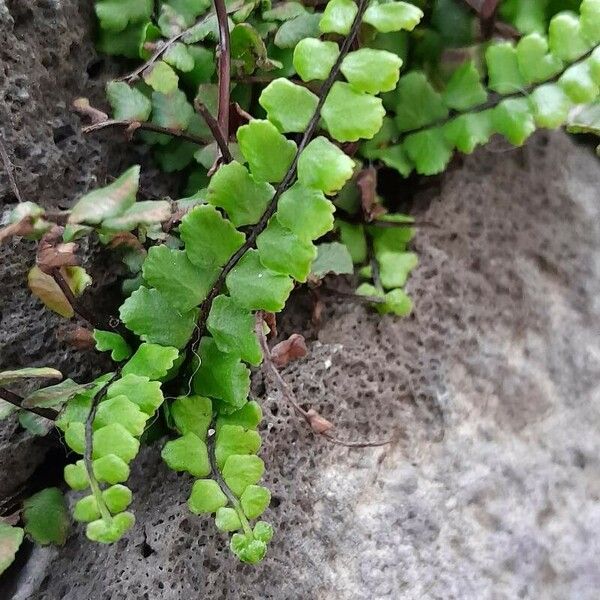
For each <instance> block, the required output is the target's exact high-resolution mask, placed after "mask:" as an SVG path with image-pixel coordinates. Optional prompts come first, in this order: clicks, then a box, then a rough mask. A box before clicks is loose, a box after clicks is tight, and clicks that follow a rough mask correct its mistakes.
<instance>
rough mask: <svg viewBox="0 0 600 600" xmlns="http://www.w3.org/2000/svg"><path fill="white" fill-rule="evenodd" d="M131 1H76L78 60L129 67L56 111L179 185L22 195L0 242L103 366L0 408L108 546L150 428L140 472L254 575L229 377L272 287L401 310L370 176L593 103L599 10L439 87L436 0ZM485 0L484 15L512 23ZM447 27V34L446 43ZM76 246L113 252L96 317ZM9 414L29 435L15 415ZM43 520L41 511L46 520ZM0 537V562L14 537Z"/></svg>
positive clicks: (404, 255)
mask: <svg viewBox="0 0 600 600" xmlns="http://www.w3.org/2000/svg"><path fill="white" fill-rule="evenodd" d="M154 4H155V3H154V2H151V1H150V0H125V1H121V2H115V1H114V0H99V1H98V2H97V3H96V13H97V16H98V19H99V24H100V32H99V40H98V45H99V48H100V49H101V50H102V51H104V52H106V53H110V54H116V55H122V56H125V57H127V58H135V59H141V60H142V61H143V63H142V64H141V65H140V66H139V67H137V68H136V69H135V70H134V71H133V72H131V73H129V74H128V75H126V76H124V77H122V78H121V79H120V80H116V81H111V82H109V83H108V85H107V98H108V102H109V104H110V106H111V109H112V113H113V114H112V117H110V118H109V116H108V115H107V114H106V113H104V112H103V111H100V110H99V109H97V108H94V107H91V106H90V105H89V102H87V101H86V100H85V99H79V100H78V101H77V102H76V105H75V106H76V109H77V110H78V111H79V112H81V113H82V114H84V115H86V116H87V117H89V118H90V119H91V120H92V123H91V124H90V125H89V126H87V127H86V128H85V130H86V131H87V132H90V133H91V132H93V131H99V130H102V129H105V128H109V127H111V128H114V127H118V128H123V129H124V130H125V131H126V134H127V136H128V137H129V138H132V137H134V136H137V137H138V138H139V141H142V142H144V143H146V144H148V145H150V146H152V148H153V151H154V156H155V158H156V160H157V162H158V163H159V164H160V165H161V166H162V167H163V168H164V169H165V170H166V171H171V172H181V173H182V175H185V176H186V177H187V184H186V185H185V192H184V193H185V197H184V198H181V199H179V200H177V201H175V202H173V201H170V200H169V199H163V200H154V201H149V200H138V194H139V179H140V167H139V166H133V167H131V168H129V169H128V170H127V171H125V172H124V173H123V174H122V175H121V176H120V177H118V178H117V179H116V180H115V181H114V182H112V183H111V184H109V185H107V186H105V187H103V188H100V189H97V190H94V191H92V192H90V193H88V194H86V195H85V196H83V197H82V198H80V199H79V200H78V201H77V202H76V203H75V204H74V206H73V207H72V209H71V210H70V211H68V213H61V214H52V213H50V212H49V211H44V210H43V209H42V208H41V207H39V206H37V205H35V204H33V203H31V202H23V203H22V204H20V205H19V206H18V207H17V208H16V209H15V210H14V211H13V214H12V217H11V220H12V223H11V224H10V225H8V226H7V227H6V228H5V229H4V230H1V231H0V238H1V237H5V236H8V235H20V236H24V237H29V238H33V239H38V240H40V243H39V248H38V254H37V263H36V266H34V267H33V268H32V270H31V271H30V274H29V286H30V288H31V290H32V292H33V293H34V294H35V295H36V296H38V297H39V298H40V299H41V300H42V301H43V302H44V303H45V304H46V305H47V306H48V307H49V308H51V309H52V310H55V311H56V312H58V313H59V314H61V315H63V316H65V317H67V318H71V317H74V316H78V317H79V318H81V319H83V320H85V321H87V323H88V324H89V325H90V326H91V328H92V329H93V333H92V335H91V341H92V343H93V344H94V345H95V347H96V348H97V349H98V350H99V351H102V352H110V355H111V358H112V360H113V361H114V363H115V367H114V369H113V370H112V372H110V373H106V374H104V375H102V376H101V377H99V378H97V379H96V380H95V381H93V382H91V383H89V384H79V383H76V382H73V381H72V380H70V379H66V380H65V381H63V382H61V383H59V384H56V385H53V386H49V387H45V388H41V389H39V390H36V391H35V392H33V393H32V394H29V395H28V396H26V397H25V398H22V397H20V396H18V395H17V394H15V393H14V392H13V391H10V390H8V389H6V388H5V387H2V388H0V397H1V398H2V399H3V400H4V401H5V402H8V403H10V404H11V406H13V407H14V408H18V409H19V410H20V415H21V416H23V415H25V414H29V413H33V414H34V417H35V419H42V420H44V422H47V421H55V424H56V426H57V427H58V428H59V429H60V430H61V431H62V432H63V434H64V439H65V442H66V444H67V445H68V446H69V448H70V449H71V450H72V451H73V452H74V453H76V454H77V455H79V456H81V458H80V459H78V460H76V461H75V462H74V463H72V464H69V465H67V467H66V468H65V473H64V474H65V480H66V482H67V484H68V485H69V486H70V487H71V488H72V489H73V490H74V491H75V492H80V496H79V498H78V499H77V502H76V504H75V507H74V511H73V516H74V518H75V519H76V520H77V521H81V522H83V523H86V533H87V536H88V538H90V539H91V540H94V541H97V542H101V543H111V542H114V541H117V540H118V539H120V538H121V537H122V536H123V535H125V534H126V532H127V531H128V530H129V529H130V528H131V527H132V526H133V525H134V523H135V518H134V515H133V514H132V513H131V512H130V511H129V510H128V508H129V505H130V503H131V501H132V491H131V490H130V489H129V488H128V487H127V485H126V484H127V480H128V478H129V472H130V464H131V462H132V461H133V460H134V459H135V456H136V455H137V453H138V451H139V447H140V443H141V442H142V441H143V438H144V437H146V436H147V435H148V433H147V432H148V429H149V427H150V424H151V423H152V422H154V421H155V420H156V419H161V420H164V422H166V423H167V425H168V426H169V428H170V430H171V432H173V433H174V436H172V439H170V440H169V441H167V442H166V443H165V444H164V447H163V449H162V457H163V459H164V461H165V462H166V464H167V465H168V466H169V467H170V468H172V469H173V470H175V471H179V472H186V473H188V474H189V475H191V476H192V477H193V478H194V482H193V484H191V485H190V493H189V498H188V507H189V509H190V511H191V512H193V513H195V514H197V515H213V516H214V519H215V524H216V526H217V528H218V529H219V530H221V531H224V532H228V533H232V536H231V539H230V547H231V549H232V551H233V552H234V554H235V555H236V556H237V557H238V558H239V559H240V560H242V561H244V562H247V563H256V562H259V561H260V560H261V559H262V558H263V557H264V556H265V553H266V550H267V544H268V542H269V541H270V539H271V537H272V535H273V530H272V527H271V526H270V525H269V524H268V523H266V522H265V521H262V520H259V519H260V517H261V515H262V514H263V512H264V511H265V509H266V508H267V507H268V505H269V502H270V492H269V491H268V489H267V488H265V487H264V486H263V485H261V483H260V482H261V478H262V476H263V472H264V468H265V466H264V464H263V461H262V460H261V459H260V457H259V456H258V455H257V453H258V451H259V450H260V444H261V438H260V434H259V432H258V427H259V424H260V421H261V417H262V415H261V409H260V406H259V404H258V403H257V402H256V401H254V400H252V399H250V398H249V393H250V368H251V367H258V366H259V365H261V363H262V362H263V361H266V362H267V363H269V365H271V366H272V359H271V356H270V350H269V347H268V345H267V343H266V340H265V335H266V333H268V330H269V325H268V324H270V325H271V326H272V323H273V320H272V318H271V313H277V312H279V311H281V310H282V309H283V308H284V306H285V303H286V301H287V299H288V297H289V295H290V293H291V291H292V289H293V288H294V287H295V286H296V285H299V284H304V283H307V282H308V283H310V284H313V285H314V284H316V282H318V280H320V279H322V277H323V276H324V275H325V274H327V273H350V272H352V271H353V264H354V265H356V266H357V267H358V271H359V275H360V276H361V277H362V278H363V279H364V282H363V283H362V284H361V285H360V286H359V287H358V289H357V294H358V295H361V296H364V297H366V299H367V300H368V301H369V302H372V303H373V306H374V307H375V308H376V309H377V310H378V311H379V312H380V313H393V314H396V315H407V314H409V313H410V311H411V309H412V302H411V299H410V298H409V297H408V296H407V295H406V293H405V291H404V286H405V283H406V280H407V277H408V275H409V273H410V271H411V270H412V269H413V268H414V267H415V266H416V264H417V256H416V255H415V254H414V253H413V252H411V251H410V249H409V243H410V241H411V239H412V237H413V236H414V232H415V229H414V227H413V224H414V222H413V219H412V218H411V217H408V216H406V215H402V214H397V213H388V214H386V209H385V207H384V206H383V205H382V204H381V202H380V200H379V198H378V194H377V185H376V169H375V168H374V167H373V165H376V166H378V165H380V164H384V165H387V166H388V167H391V168H393V169H396V170H397V171H398V172H399V173H401V174H402V175H403V176H407V175H409V173H410V172H411V171H413V170H416V172H417V173H419V174H423V175H429V174H435V173H439V172H441V171H442V170H444V169H445V168H446V166H447V164H448V162H449V160H450V157H451V155H452V153H453V152H454V151H455V150H459V151H461V152H464V153H470V152H472V151H473V150H474V148H475V147H476V146H477V145H480V144H483V143H485V142H487V141H488V140H489V139H490V137H491V136H492V135H493V134H495V133H500V134H501V135H503V136H505V137H506V138H507V139H508V141H509V142H511V143H513V144H515V145H520V144H522V143H523V142H524V141H525V139H526V138H527V137H528V136H529V135H531V133H532V132H533V131H534V130H535V129H536V128H537V127H552V128H553V127H557V126H559V125H562V124H563V123H564V122H565V121H566V120H567V118H568V115H569V111H570V110H571V109H572V107H573V106H575V105H585V104H588V103H590V102H593V101H595V100H596V99H597V97H598V86H599V85H600V54H599V50H598V42H599V41H600V0H584V1H583V2H582V3H581V6H580V13H579V15H576V14H574V13H570V12H567V13H560V14H557V15H555V16H553V17H552V18H551V19H550V22H549V33H548V37H547V38H546V37H545V36H544V35H542V34H541V33H539V32H537V31H536V32H531V33H528V34H527V35H525V36H523V37H521V39H520V40H519V41H518V42H514V41H497V40H492V41H485V42H482V43H480V44H477V45H476V47H475V48H474V49H473V51H472V52H471V53H469V58H468V60H464V61H462V62H461V64H460V65H459V66H458V67H456V68H455V69H454V70H453V72H452V73H451V74H450V75H449V76H446V75H444V74H443V73H442V71H443V69H441V68H438V69H436V70H435V71H434V70H432V69H431V68H430V65H431V63H430V60H429V58H425V57H427V56H428V52H427V51H426V46H428V44H429V42H428V40H430V39H431V36H430V35H429V33H430V32H431V25H432V24H434V25H435V23H438V24H439V23H440V22H443V19H442V20H440V17H439V15H440V14H441V13H440V11H441V10H442V9H441V8H440V5H441V3H433V4H434V6H433V8H431V6H429V5H428V4H427V3H421V4H422V6H421V8H423V9H424V10H421V8H420V7H418V6H415V5H413V4H409V3H406V2H387V3H386V2H377V1H373V0H359V1H358V2H357V3H355V2H354V1H352V0H331V1H330V2H328V3H327V4H326V5H325V6H324V8H323V10H320V9H319V10H315V9H310V8H307V7H305V6H303V5H301V4H299V3H296V2H283V3H279V4H276V5H274V6H271V5H270V3H268V2H241V1H240V2H231V3H229V4H228V5H225V4H224V3H223V2H222V0H215V6H214V9H211V7H210V6H209V4H208V2H206V1H205V0H169V1H164V2H160V3H159V7H158V11H157V12H155V6H154ZM446 4H447V3H446ZM509 4H511V5H513V8H514V3H508V2H507V3H506V7H502V9H501V12H503V14H509V15H510V14H514V11H513V13H511V12H510V11H511V10H512V8H511V7H510V6H509ZM532 4H535V3H532ZM451 10H454V9H453V8H452V9H451ZM461 10H462V9H461ZM463 12H464V11H463ZM426 14H427V22H426V24H425V26H424V27H423V28H421V27H420V26H419V23H420V22H421V21H422V20H423V19H424V17H425V15H426ZM543 14H544V15H546V13H545V12H544V13H543ZM544 18H545V16H544ZM469 19H471V17H469ZM515 19H516V17H515ZM469 22H470V21H469ZM538 22H539V21H538ZM543 22H545V21H543ZM442 31H443V30H442ZM461 35H462V34H460V35H459V32H452V33H451V34H450V33H447V37H448V39H452V40H453V41H452V43H455V42H457V40H458V41H462V38H461ZM433 37H434V38H435V36H433ZM435 39H437V38H435ZM457 43H458V42H457ZM408 48H411V52H410V53H409V52H408V51H407V49H408ZM480 52H482V53H483V55H482V56H483V57H484V58H483V59H482V63H481V64H480V63H479V62H478V58H477V57H478V56H479V54H478V53H480ZM484 63H485V64H484ZM405 64H407V65H408V67H409V68H408V69H407V70H406V69H405V70H406V72H405V73H404V74H403V75H402V77H400V69H401V67H403V65H405ZM484 67H485V68H484ZM484 75H485V76H486V77H487V83H484V81H485V77H484ZM380 95H381V96H382V97H380ZM356 153H358V158H353V156H355V155H356ZM359 207H360V208H359ZM336 209H337V212H336ZM334 213H335V215H336V216H335V219H334ZM361 213H364V214H363V216H364V217H365V218H356V217H357V215H358V216H359V217H360V216H361ZM351 217H352V218H351ZM86 235H97V236H98V237H99V239H100V240H101V241H102V242H103V243H105V244H106V245H107V246H110V247H111V248H113V249H114V248H117V250H118V251H119V252H120V253H121V257H122V258H123V261H124V263H125V264H126V266H127V268H128V270H129V277H128V278H127V279H126V281H125V282H124V286H123V291H124V293H125V296H126V298H125V300H124V302H123V304H122V306H121V307H120V310H119V318H118V319H116V318H109V317H104V316H102V315H98V314H96V313H95V312H94V311H92V310H90V309H89V307H88V306H87V303H86V295H85V290H86V288H87V286H88V285H89V283H90V281H91V280H90V278H89V276H88V275H87V273H86V271H85V270H84V269H83V268H82V267H81V265H80V264H79V259H78V257H77V240H78V239H79V238H81V237H82V236H86ZM338 240H339V241H338ZM340 242H341V243H340ZM30 377H62V375H61V374H60V373H58V372H56V371H54V370H52V369H41V371H40V370H35V369H33V370H32V369H23V370H20V371H11V372H5V373H3V374H0V384H2V385H5V384H7V385H10V384H12V383H13V382H14V381H16V380H18V379H19V378H30ZM288 396H289V394H288ZM294 408H295V410H296V411H297V412H298V413H299V414H300V415H301V416H302V417H303V418H305V419H306V421H307V422H308V423H309V425H311V427H312V428H313V431H315V432H317V433H327V432H328V431H329V429H330V427H331V424H330V423H328V422H327V421H326V420H325V419H324V418H322V417H320V416H319V415H317V414H316V413H314V411H313V412H312V413H311V411H303V409H301V408H300V407H299V406H298V405H294ZM24 411H29V413H25V412H24ZM23 424H24V426H27V427H29V428H30V429H31V430H35V428H36V427H37V421H35V422H32V421H31V417H30V416H29V417H28V418H23ZM50 496H51V497H52V498H53V502H54V503H55V505H57V501H56V498H55V494H54V492H52V493H51V494H50ZM58 504H60V502H59V503H58ZM62 505H64V502H63V503H62ZM62 505H61V506H62ZM63 509H64V506H63ZM63 509H61V510H58V509H57V510H56V511H54V512H55V513H56V514H57V515H59V514H60V515H63V516H61V517H60V519H61V520H60V523H61V524H63V523H64V510H63ZM29 512H30V513H31V514H35V513H36V511H31V510H30V511H29ZM37 512H38V513H39V512H40V511H37ZM1 525H2V526H1V527H0V542H2V544H0V545H3V546H4V547H5V548H6V549H7V553H6V556H3V555H0V570H2V569H3V568H5V567H6V566H7V565H8V564H10V562H11V560H12V557H13V555H14V552H15V551H16V547H18V545H19V543H20V541H21V540H22V535H23V532H22V530H20V529H19V528H17V527H14V526H9V525H5V524H4V523H2V524H1ZM38 529H39V528H38V527H36V526H32V527H30V531H33V532H35V531H37V530H38ZM55 529H56V531H61V532H62V531H64V526H63V525H61V526H60V527H59V526H57V527H55ZM32 535H33V534H32ZM47 538H48V536H46V537H45V538H44V537H43V536H41V537H40V539H47ZM52 539H53V540H54V539H62V538H61V537H59V536H58V535H54V536H53V537H52Z"/></svg>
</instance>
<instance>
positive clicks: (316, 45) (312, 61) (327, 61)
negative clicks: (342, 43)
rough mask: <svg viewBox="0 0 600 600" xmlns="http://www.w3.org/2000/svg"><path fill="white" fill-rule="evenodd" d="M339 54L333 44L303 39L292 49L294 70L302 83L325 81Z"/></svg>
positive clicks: (336, 46) (338, 50) (313, 39)
mask: <svg viewBox="0 0 600 600" xmlns="http://www.w3.org/2000/svg"><path fill="white" fill-rule="evenodd" d="M339 53H340V49H339V47H338V45H337V44H336V43H335V42H323V41H321V40H318V39H316V38H304V39H303V40H300V41H299V42H298V44H296V47H295V48H294V58H293V63H294V69H296V72H297V73H298V75H300V77H301V79H302V81H314V80H324V79H327V76H328V75H329V73H330V72H331V69H332V67H333V65H334V64H335V61H336V60H337V57H338V56H339Z"/></svg>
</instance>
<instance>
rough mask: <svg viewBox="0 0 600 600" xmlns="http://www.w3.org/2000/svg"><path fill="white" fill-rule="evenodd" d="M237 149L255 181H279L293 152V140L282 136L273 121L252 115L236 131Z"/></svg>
mask: <svg viewBox="0 0 600 600" xmlns="http://www.w3.org/2000/svg"><path fill="white" fill-rule="evenodd" d="M236 136H237V139H238V143H239V145H240V150H241V152H242V154H243V155H244V158H245V159H246V160H247V161H248V165H249V166H250V172H251V173H252V176H253V177H254V179H256V181H270V182H275V183H276V182H278V181H281V180H282V179H283V178H284V177H285V174H286V173H287V171H288V169H289V168H290V165H291V164H292V161H293V160H294V156H295V155H296V144H295V143H294V142H292V141H291V140H288V139H286V138H285V137H284V136H283V135H282V134H281V133H279V130H278V129H277V127H275V125H273V123H271V122H270V121H263V120H261V119H253V120H252V121H250V123H248V124H247V125H242V126H241V127H240V128H238V130H237V133H236Z"/></svg>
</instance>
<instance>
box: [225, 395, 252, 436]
mask: <svg viewBox="0 0 600 600" xmlns="http://www.w3.org/2000/svg"><path fill="white" fill-rule="evenodd" d="M261 420H262V409H261V408H260V405H259V404H258V402H256V400H251V401H250V402H247V403H246V404H244V406H243V407H242V408H240V409H239V410H236V411H235V412H232V413H230V414H228V415H224V414H220V415H219V416H218V418H217V423H216V429H217V432H218V431H219V429H220V428H221V427H222V426H223V425H241V426H242V427H245V428H246V429H256V427H258V424H259V423H260V422H261Z"/></svg>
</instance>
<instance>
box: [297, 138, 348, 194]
mask: <svg viewBox="0 0 600 600" xmlns="http://www.w3.org/2000/svg"><path fill="white" fill-rule="evenodd" d="M353 172H354V161H353V160H352V159H351V158H350V157H349V156H347V155H346V154H344V152H342V150H340V149H339V148H338V147H337V146H334V145H333V144H332V143H331V142H330V141H329V140H328V139H327V138H324V137H323V136H319V137H317V138H315V139H314V140H312V142H310V143H309V144H308V145H307V146H306V148H305V149H304V151H303V152H302V154H300V158H299V159H298V181H299V182H300V184H301V185H303V186H305V187H308V188H315V189H318V190H321V191H322V192H324V193H325V194H335V193H336V192H338V191H339V190H341V189H342V188H343V187H344V184H345V183H346V182H347V181H348V180H349V179H350V178H351V177H352V173H353Z"/></svg>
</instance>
